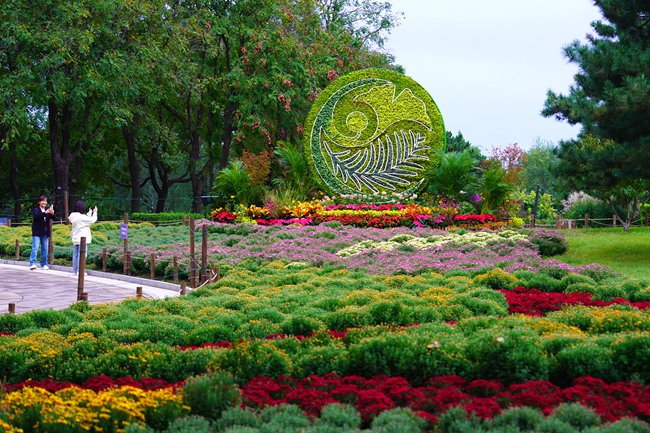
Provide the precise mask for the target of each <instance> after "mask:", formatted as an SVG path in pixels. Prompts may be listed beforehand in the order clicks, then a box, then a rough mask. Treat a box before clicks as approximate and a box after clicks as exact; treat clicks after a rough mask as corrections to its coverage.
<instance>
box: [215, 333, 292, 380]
mask: <svg viewBox="0 0 650 433" xmlns="http://www.w3.org/2000/svg"><path fill="white" fill-rule="evenodd" d="M221 368H222V369H223V370H226V371H229V372H231V373H232V374H233V376H234V377H236V378H237V382H238V383H240V384H243V383H246V382H248V381H249V380H251V379H253V378H254V377H256V376H269V377H278V376H282V375H289V374H291V368H292V364H291V361H290V359H289V356H288V355H287V354H286V353H285V352H283V351H282V350H281V349H278V348H277V347H275V346H274V345H272V344H270V343H268V342H265V341H244V342H242V343H239V344H236V345H235V347H233V348H232V349H230V350H227V351H225V353H224V354H223V359H222V360H221Z"/></svg>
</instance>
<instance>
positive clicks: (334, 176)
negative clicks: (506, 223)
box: [304, 69, 445, 195]
mask: <svg viewBox="0 0 650 433" xmlns="http://www.w3.org/2000/svg"><path fill="white" fill-rule="evenodd" d="M305 134H306V139H307V142H306V143H305V147H304V149H305V156H306V157H307V160H308V162H309V165H310V168H311V170H312V171H313V173H314V174H315V175H316V176H315V177H316V179H317V180H318V181H319V182H321V184H322V186H323V187H324V189H325V190H326V191H328V192H329V193H333V194H357V195H359V194H361V195H364V194H369V195H376V194H383V193H386V194H404V195H411V194H415V193H417V192H418V191H419V190H420V189H421V188H422V187H423V186H424V185H425V181H426V179H425V178H424V173H425V172H426V170H427V169H428V168H429V167H431V166H432V165H433V166H435V165H436V164H437V163H438V156H437V155H436V151H438V150H444V148H445V127H444V123H443V120H442V116H441V115H440V111H439V110H438V107H437V106H436V104H435V102H434V101H433V99H432V98H431V96H429V94H428V93H427V92H426V90H424V89H423V88H422V87H421V86H420V85H419V84H417V83H416V82H415V81H413V80H412V79H411V78H409V77H407V76H405V75H402V74H400V73H397V72H394V71H390V70H384V69H364V70H360V71H356V72H352V73H350V74H348V75H345V76H343V77H341V78H339V79H337V80H336V81H334V82H333V83H332V84H330V85H329V86H328V87H327V88H326V89H325V90H324V91H323V92H322V93H321V94H320V95H319V97H318V98H317V99H316V101H315V103H314V105H313V106H312V109H311V111H310V112H309V115H308V116H307V121H306V123H305Z"/></svg>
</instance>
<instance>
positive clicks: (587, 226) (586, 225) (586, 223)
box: [585, 214, 589, 229]
mask: <svg viewBox="0 0 650 433" xmlns="http://www.w3.org/2000/svg"><path fill="white" fill-rule="evenodd" d="M585 228H586V229H588V228H589V214H585Z"/></svg>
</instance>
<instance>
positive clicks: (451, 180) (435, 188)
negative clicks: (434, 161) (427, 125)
mask: <svg viewBox="0 0 650 433" xmlns="http://www.w3.org/2000/svg"><path fill="white" fill-rule="evenodd" d="M438 155H439V157H440V163H439V164H438V166H437V167H435V168H434V169H432V170H431V171H430V172H429V176H430V179H431V180H430V181H429V188H428V192H429V193H430V194H433V195H442V196H444V197H447V198H450V199H454V200H456V201H461V200H462V199H463V197H462V196H463V195H464V194H463V193H461V191H462V192H464V193H465V192H466V193H468V192H471V191H473V190H474V189H475V188H476V186H477V182H478V181H477V177H476V170H477V168H476V161H475V160H474V158H473V157H472V155H471V153H470V152H469V151H467V150H464V151H462V152H449V153H442V152H439V153H438Z"/></svg>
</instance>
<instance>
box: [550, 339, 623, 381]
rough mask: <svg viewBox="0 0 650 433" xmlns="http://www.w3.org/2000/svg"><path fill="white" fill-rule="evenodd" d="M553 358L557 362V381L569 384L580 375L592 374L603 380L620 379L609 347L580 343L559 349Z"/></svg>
mask: <svg viewBox="0 0 650 433" xmlns="http://www.w3.org/2000/svg"><path fill="white" fill-rule="evenodd" d="M555 359H556V361H557V363H558V377H556V378H554V380H555V381H556V382H557V383H565V384H569V383H570V382H571V381H572V380H573V379H576V378H578V377H581V376H593V377H598V378H601V379H603V380H605V381H615V380H620V379H619V378H618V377H617V376H616V373H617V372H618V369H617V368H615V365H614V359H613V354H612V351H611V349H609V348H607V347H601V346H598V345H596V344H591V343H589V344H580V345H576V346H572V347H567V348H564V349H562V350H560V351H559V352H558V353H557V354H556V355H555Z"/></svg>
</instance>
